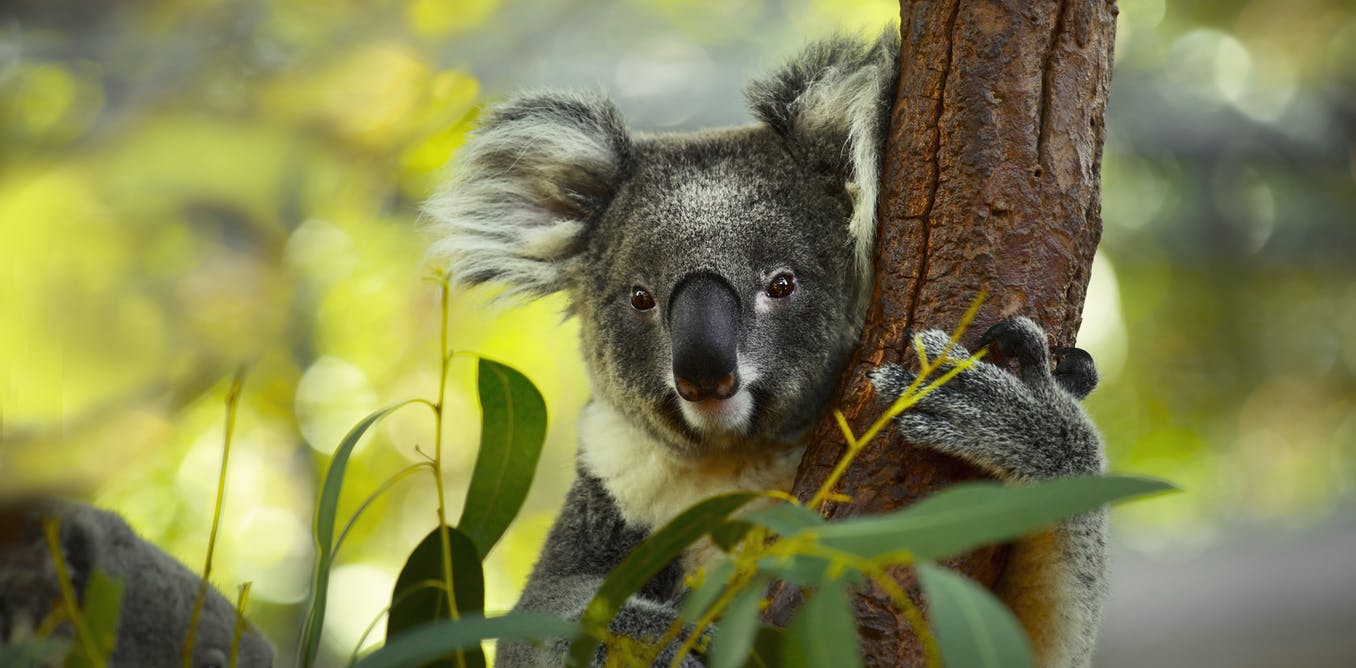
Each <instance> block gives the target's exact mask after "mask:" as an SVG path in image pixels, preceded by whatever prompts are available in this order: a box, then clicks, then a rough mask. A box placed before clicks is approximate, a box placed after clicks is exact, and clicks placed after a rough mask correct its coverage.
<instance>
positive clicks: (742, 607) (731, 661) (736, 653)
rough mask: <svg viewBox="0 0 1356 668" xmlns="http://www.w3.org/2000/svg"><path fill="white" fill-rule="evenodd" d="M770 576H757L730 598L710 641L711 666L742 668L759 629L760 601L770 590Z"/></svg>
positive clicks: (715, 667) (716, 667)
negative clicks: (768, 587)
mask: <svg viewBox="0 0 1356 668" xmlns="http://www.w3.org/2000/svg"><path fill="white" fill-rule="evenodd" d="M767 583H768V580H767V578H755V579H754V580H753V581H752V582H750V583H749V584H748V585H746V586H745V587H744V588H743V589H742V590H740V591H739V593H737V594H735V596H734V598H733V599H731V600H730V605H729V607H727V608H726V609H725V614H724V615H721V618H720V624H719V625H718V626H716V631H715V639H713V640H712V641H711V652H710V654H709V657H710V662H709V663H710V666H711V668H739V666H742V665H744V662H745V660H746V659H748V657H749V652H750V651H751V650H752V649H753V641H754V638H755V637H756V636H757V633H758V620H759V615H758V613H759V612H761V606H760V605H759V604H760V603H762V601H763V595H764V594H766V593H767Z"/></svg>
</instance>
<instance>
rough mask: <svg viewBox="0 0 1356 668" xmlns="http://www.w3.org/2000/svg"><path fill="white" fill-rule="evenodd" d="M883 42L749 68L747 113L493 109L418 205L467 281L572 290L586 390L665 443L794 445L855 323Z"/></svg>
mask: <svg viewBox="0 0 1356 668" xmlns="http://www.w3.org/2000/svg"><path fill="white" fill-rule="evenodd" d="M895 40H897V38H895V39H891V38H883V39H882V40H881V41H880V42H879V43H877V44H875V45H862V44H858V43H855V42H852V41H848V40H837V41H831V42H827V43H823V44H818V45H816V46H814V47H811V48H810V49H809V50H807V51H806V52H805V53H803V54H802V55H801V56H800V57H798V58H796V59H794V60H793V61H792V62H791V63H790V64H788V65H787V66H785V67H784V68H783V69H782V70H780V71H778V72H776V73H774V74H773V75H772V76H770V77H767V78H766V79H763V80H760V81H756V82H754V83H753V84H751V85H750V87H749V89H748V97H749V99H750V102H751V105H752V107H753V110H754V112H755V114H756V115H757V117H758V118H759V120H760V122H759V123H758V124H756V125H752V126H747V127H739V128H731V129H722V130H713V131H706V132H698V133H689V134H666V135H639V134H632V133H630V132H628V131H627V130H626V128H625V126H624V125H623V123H622V121H621V118H620V116H619V114H618V113H617V111H616V110H615V108H614V107H613V106H612V105H611V104H610V103H609V102H607V101H606V100H603V99H600V98H596V97H583V96H576V95H570V94H562V93H544V94H538V95H532V96H525V97H521V98H519V99H517V100H514V101H512V102H510V103H508V104H506V105H504V106H502V107H500V108H499V109H498V110H496V111H495V112H494V113H493V114H492V115H491V116H490V117H489V119H488V120H487V121H486V122H485V123H484V124H483V126H482V127H481V129H480V130H479V131H478V133H477V134H476V136H475V137H474V138H473V139H472V140H471V141H470V142H469V143H468V144H467V145H466V146H465V147H464V148H463V149H462V152H461V154H460V155H459V156H458V161H457V162H455V163H454V164H453V166H452V169H453V178H452V180H451V182H450V183H449V184H448V185H447V186H446V187H445V188H444V189H443V190H442V191H441V192H440V193H439V194H438V195H437V196H436V197H435V198H434V199H433V200H432V201H431V202H430V203H429V206H428V212H429V214H430V218H431V219H432V221H433V222H432V224H431V228H432V231H433V232H434V233H435V235H436V236H437V237H438V238H437V241H436V242H435V245H434V248H433V255H434V256H435V258H437V259H438V260H439V261H442V262H444V263H446V265H447V266H448V267H449V270H450V273H451V276H452V279H453V281H454V282H456V283H460V284H477V283H482V282H490V281H494V282H499V283H502V284H504V285H505V286H506V287H507V290H508V293H509V294H525V295H529V296H538V295H545V294H550V293H553V292H557V291H564V292H566V293H567V294H568V295H569V299H570V308H571V311H572V312H573V313H574V314H576V315H578V317H579V319H580V325H581V331H582V336H583V350H584V355H585V359H586V362H587V367H588V369H589V372H590V375H591V380H592V381H593V385H594V390H595V392H596V394H597V396H596V399H598V400H602V401H605V402H607V403H608V404H609V405H610V406H611V407H612V408H613V409H615V410H616V411H618V412H620V413H621V414H623V415H625V416H626V417H627V418H628V419H629V420H630V421H631V422H633V423H634V424H637V425H640V426H642V427H643V428H644V429H645V430H646V431H647V432H648V433H649V434H651V435H652V436H653V437H654V438H655V439H656V440H657V441H659V442H661V443H663V444H665V445H667V446H669V447H670V448H672V449H673V450H674V451H675V452H678V453H684V454H694V455H695V454H702V453H709V452H719V451H732V450H746V449H749V448H766V447H769V446H776V445H778V444H789V443H792V442H795V441H796V440H797V439H798V437H799V436H800V434H801V433H802V432H803V431H804V429H805V428H806V427H807V426H808V425H810V424H812V423H813V422H814V420H815V419H816V417H817V414H818V411H819V408H820V406H821V404H822V403H823V402H824V400H825V399H826V397H827V396H828V394H829V392H830V391H831V390H832V389H833V387H834V385H835V382H836V380H837V377H838V374H839V372H840V371H841V368H842V365H843V364H844V362H845V359H846V356H847V354H848V352H849V351H850V350H851V346H852V343H853V342H854V341H855V340H856V337H857V333H858V329H859V327H860V321H861V315H862V311H863V308H862V306H863V304H864V301H865V297H866V294H865V292H866V291H867V290H869V282H868V281H867V280H866V279H867V277H868V268H869V255H870V246H871V242H872V239H873V237H874V234H875V231H874V220H875V205H876V201H875V200H876V196H875V192H876V187H877V185H876V183H877V173H878V170H879V160H880V158H879V155H880V144H881V142H882V136H881V132H882V128H883V127H884V124H885V116H886V114H887V113H888V110H889V96H890V95H892V94H893V90H894V86H893V81H894V79H893V77H894V72H895V55H896V54H897V52H898V44H897V42H896V41H895Z"/></svg>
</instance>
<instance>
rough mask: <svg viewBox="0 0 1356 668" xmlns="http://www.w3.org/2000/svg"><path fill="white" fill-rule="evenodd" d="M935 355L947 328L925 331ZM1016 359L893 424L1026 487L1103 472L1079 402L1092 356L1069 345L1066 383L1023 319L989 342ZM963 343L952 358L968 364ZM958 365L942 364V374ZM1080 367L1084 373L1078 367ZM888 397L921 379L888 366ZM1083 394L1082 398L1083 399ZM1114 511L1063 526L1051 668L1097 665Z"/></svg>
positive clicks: (964, 378)
mask: <svg viewBox="0 0 1356 668" xmlns="http://www.w3.org/2000/svg"><path fill="white" fill-rule="evenodd" d="M918 338H919V339H921V341H922V343H923V349H924V352H925V353H926V354H927V356H928V359H930V360H936V359H937V358H938V356H940V355H941V354H942V352H943V350H945V348H946V346H947V344H948V343H949V341H950V338H951V337H950V336H949V335H948V334H947V333H945V332H942V331H939V330H929V331H926V332H923V333H921V334H919V335H918ZM981 340H983V341H985V342H987V343H988V344H989V345H990V346H991V347H994V346H996V347H998V348H1000V349H1001V351H1002V354H1003V355H1004V356H1007V357H1009V358H1012V359H1014V360H1015V361H1016V362H1017V373H1016V374H1012V373H1009V372H1008V371H1007V370H1005V369H1003V368H1001V367H999V366H997V365H995V364H990V363H988V362H985V361H980V362H977V363H975V364H974V365H973V366H971V367H970V368H968V369H966V370H965V371H963V372H961V373H960V374H958V375H957V376H956V377H954V378H952V379H951V380H950V381H949V382H947V383H946V384H944V385H942V386H941V387H939V388H937V389H936V390H934V391H932V392H931V393H929V394H928V395H927V396H925V397H923V399H922V400H920V401H919V402H918V403H917V404H915V405H914V406H913V407H912V408H910V409H909V410H907V411H905V412H904V413H902V414H901V415H900V416H899V417H898V418H896V419H895V428H896V430H897V431H898V433H899V434H900V435H901V436H902V437H904V439H905V440H907V441H908V442H910V443H914V444H917V445H920V446H923V447H929V448H933V449H936V450H938V451H940V452H944V453H947V454H949V455H953V456H955V457H958V458H960V459H963V460H965V461H968V462H970V463H972V464H974V465H975V466H978V467H979V468H981V469H983V470H985V471H987V472H988V473H989V474H991V475H993V476H994V477H996V478H998V479H1000V480H1011V481H1018V482H1025V481H1034V480H1046V479H1050V478H1058V477H1063V476H1072V475H1080V474H1094V473H1101V472H1103V471H1105V469H1106V458H1105V455H1104V454H1103V449H1102V441H1101V436H1100V435H1099V434H1098V432H1097V428H1096V427H1095V426H1093V424H1092V421H1091V420H1090V419H1089V418H1088V416H1087V413H1085V412H1084V411H1083V408H1082V406H1080V405H1079V403H1078V399H1079V398H1080V397H1081V396H1082V394H1086V391H1087V390H1090V389H1091V386H1092V385H1095V384H1096V371H1095V369H1093V368H1092V366H1091V365H1092V359H1091V357H1088V356H1087V353H1084V352H1082V351H1078V350H1076V349H1068V350H1069V351H1076V352H1066V353H1065V355H1064V359H1066V360H1073V361H1071V362H1070V365H1071V366H1070V367H1068V368H1066V369H1065V373H1064V374H1063V376H1062V377H1057V376H1056V374H1055V373H1054V372H1053V371H1052V370H1051V367H1050V361H1049V359H1050V351H1049V349H1048V344H1047V343H1046V336H1045V332H1044V331H1043V330H1042V329H1041V328H1040V326H1038V325H1036V324H1035V323H1034V322H1032V321H1031V320H1029V319H1027V318H1024V317H1016V318H1012V319H1009V320H1006V321H1003V322H1000V323H998V324H997V325H994V326H993V327H992V328H990V330H989V331H988V332H986V333H985V335H984V337H983V338H982V339H981ZM969 355H970V353H969V352H968V351H967V350H965V349H964V348H963V347H960V346H956V347H954V348H952V349H951V351H950V353H949V355H948V357H949V358H951V359H957V360H959V359H964V358H966V357H968V356H969ZM952 366H953V365H952V364H950V363H947V364H944V365H943V366H942V369H943V370H945V369H949V368H951V367H952ZM1075 367H1076V368H1075ZM872 379H873V381H874V382H875V385H876V389H877V390H878V392H879V393H880V394H881V395H882V396H884V397H898V396H899V395H900V394H901V393H903V391H904V389H905V388H907V387H908V386H909V384H910V383H911V382H912V381H913V379H914V374H913V373H912V372H910V371H908V370H907V369H905V368H903V367H900V366H894V365H891V366H885V367H881V368H880V369H878V370H877V371H876V372H875V373H874V374H873V377H872ZM1079 393H1082V394H1079ZM1106 530H1107V523H1106V511H1104V510H1103V511H1098V512H1093V513H1088V514H1086V515H1081V516H1078V517H1075V518H1072V519H1070V520H1067V521H1065V522H1064V523H1063V524H1062V525H1060V526H1059V527H1057V528H1056V529H1055V533H1054V545H1055V550H1056V556H1055V557H1054V558H1053V559H1049V560H1047V561H1048V563H1047V564H1046V565H1045V566H1046V567H1048V568H1049V570H1048V571H1046V576H1047V577H1050V578H1052V579H1053V581H1055V582H1059V583H1062V584H1063V586H1065V587H1068V588H1070V589H1069V590H1068V591H1060V592H1053V593H1050V592H1042V595H1045V596H1052V602H1053V603H1052V605H1053V609H1052V610H1050V611H1049V614H1050V618H1051V619H1054V620H1058V627H1057V628H1054V629H1050V630H1048V631H1047V637H1049V638H1050V642H1049V643H1048V647H1047V648H1045V651H1046V655H1045V656H1044V657H1042V658H1043V659H1044V663H1043V665H1055V666H1065V665H1073V666H1083V665H1087V664H1088V663H1089V662H1090V661H1091V660H1092V650H1093V643H1094V642H1095V640H1096V636H1097V627H1098V624H1099V623H1100V621H1101V614H1102V612H1101V611H1102V604H1103V602H1104V601H1105V600H1106V594H1107V584H1106V583H1107V574H1106Z"/></svg>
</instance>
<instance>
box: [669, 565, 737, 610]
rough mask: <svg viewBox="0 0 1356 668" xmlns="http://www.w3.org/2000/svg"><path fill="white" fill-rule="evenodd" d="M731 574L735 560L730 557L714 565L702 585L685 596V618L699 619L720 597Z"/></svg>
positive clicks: (732, 573)
mask: <svg viewBox="0 0 1356 668" xmlns="http://www.w3.org/2000/svg"><path fill="white" fill-rule="evenodd" d="M731 575H734V562H732V561H730V560H729V559H722V560H720V562H719V563H717V564H716V565H715V566H713V567H712V568H711V570H710V571H708V572H707V573H706V575H705V577H704V578H703V579H702V583H701V585H700V586H698V587H697V588H696V589H693V590H690V591H688V592H687V595H685V596H683V609H682V613H683V619H685V620H687V621H689V622H695V621H697V619H699V618H700V617H701V616H702V613H704V612H706V609H707V608H709V607H711V604H712V603H714V602H715V601H716V599H717V598H719V597H720V594H721V592H723V591H725V586H726V585H727V584H729V582H730V576H731Z"/></svg>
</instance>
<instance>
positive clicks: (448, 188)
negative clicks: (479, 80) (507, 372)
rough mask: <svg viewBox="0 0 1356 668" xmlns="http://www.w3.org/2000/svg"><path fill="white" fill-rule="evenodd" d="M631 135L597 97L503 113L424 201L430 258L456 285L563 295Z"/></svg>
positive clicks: (559, 96)
mask: <svg viewBox="0 0 1356 668" xmlns="http://www.w3.org/2000/svg"><path fill="white" fill-rule="evenodd" d="M630 156H631V138H630V135H628V134H627V132H626V128H625V126H624V125H623V124H622V120H621V116H620V114H618V113H617V110H616V108H615V107H613V106H612V103H611V102H608V101H607V100H605V99H603V98H601V97H587V96H580V95H574V94H568V93H541V94H537V95H530V96H526V97H520V98H518V99H516V100H513V101H511V102H509V103H507V104H505V105H503V106H501V107H499V108H498V109H496V110H495V111H494V112H493V113H492V114H491V115H490V116H489V118H488V119H487V120H486V121H485V122H484V123H483V124H482V125H481V127H480V129H479V130H477V131H476V133H475V134H474V135H473V136H472V138H471V139H470V141H468V142H467V144H466V145H465V146H464V147H462V148H461V150H460V151H459V153H458V155H457V158H456V160H454V161H453V163H452V164H451V166H450V169H451V174H450V179H449V180H448V182H447V183H446V184H445V185H444V186H443V187H442V188H441V189H440V191H439V192H438V193H437V194H436V195H435V196H434V197H433V198H432V199H431V200H430V201H429V202H428V203H427V204H426V205H425V212H426V213H427V214H428V216H429V218H430V219H431V222H430V223H429V225H428V229H429V230H430V231H431V232H432V233H433V234H434V235H435V240H434V243H433V246H432V248H431V250H430V255H431V258H432V260H433V261H434V262H436V263H438V264H441V265H443V266H445V267H447V268H448V270H449V271H450V274H451V277H452V281H453V283H454V284H457V285H478V284H480V283H485V282H487V281H499V282H502V283H504V284H506V285H507V286H508V288H509V293H508V294H525V295H529V296H534V297H536V296H542V295H547V294H550V293H552V292H556V291H558V290H560V289H561V288H562V287H563V285H564V280H563V279H564V278H565V276H566V274H567V273H568V269H569V266H570V264H571V263H572V262H573V261H574V259H575V258H576V257H577V255H578V252H579V251H580V249H581V248H582V246H583V242H584V237H585V234H586V232H587V228H588V226H589V225H590V223H591V222H592V221H593V220H594V219H595V218H596V217H597V216H598V215H599V214H601V213H602V211H603V210H605V209H606V208H607V206H608V204H609V203H610V202H611V200H612V198H613V196H614V195H615V194H616V192H617V188H618V186H619V184H620V182H621V179H622V176H623V173H624V171H625V169H626V165H627V163H628V161H629V160H630Z"/></svg>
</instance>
